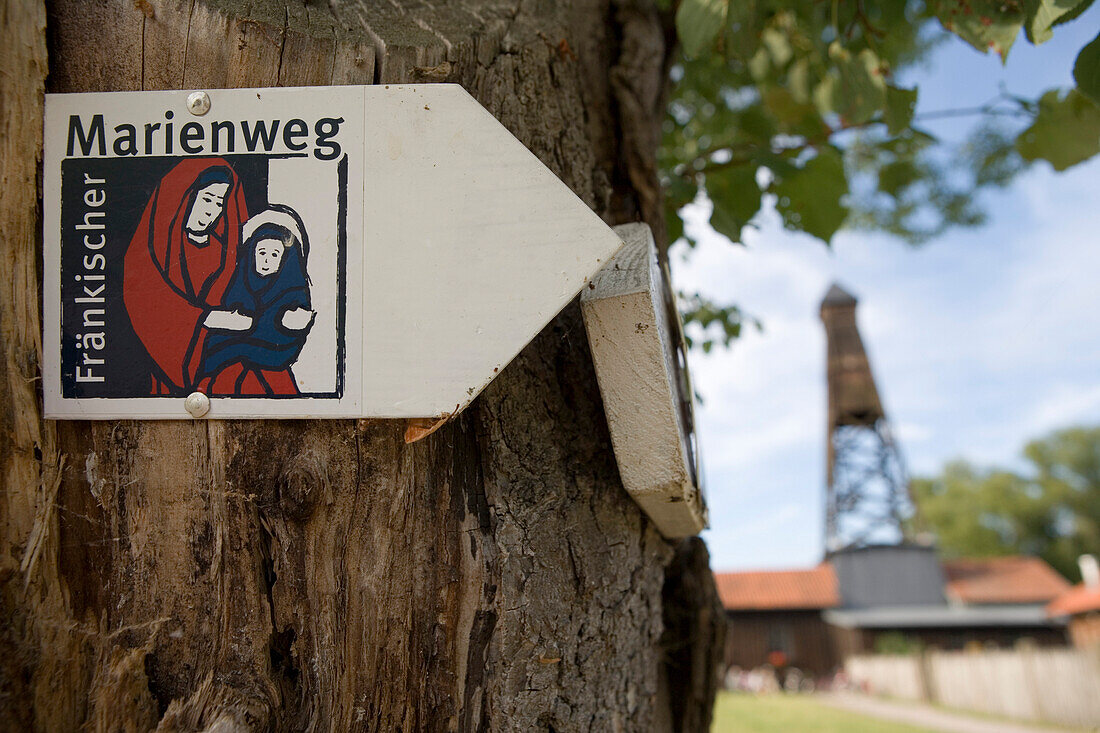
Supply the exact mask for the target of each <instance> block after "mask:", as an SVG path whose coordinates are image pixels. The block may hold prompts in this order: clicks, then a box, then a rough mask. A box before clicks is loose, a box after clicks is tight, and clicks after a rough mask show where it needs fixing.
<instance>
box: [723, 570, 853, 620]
mask: <svg viewBox="0 0 1100 733" xmlns="http://www.w3.org/2000/svg"><path fill="white" fill-rule="evenodd" d="M714 580H715V582H716V583H717V584H718V597H719V598H721V599H722V605H723V606H725V608H726V609H727V610H730V611H764V610H778V609H792V610H793V609H815V608H834V607H836V606H838V605H840V594H839V593H838V592H837V583H836V574H835V573H834V572H833V567H832V565H829V564H828V563H822V564H821V565H818V566H817V567H816V568H812V569H809V570H762V571H756V572H746V573H715V575H714Z"/></svg>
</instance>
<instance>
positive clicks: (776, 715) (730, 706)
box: [710, 692, 933, 733]
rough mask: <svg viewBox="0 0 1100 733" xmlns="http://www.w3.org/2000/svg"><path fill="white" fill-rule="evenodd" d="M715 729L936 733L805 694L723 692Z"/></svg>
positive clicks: (726, 732) (736, 732)
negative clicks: (862, 712) (829, 704)
mask: <svg viewBox="0 0 1100 733" xmlns="http://www.w3.org/2000/svg"><path fill="white" fill-rule="evenodd" d="M710 730H711V733H933V732H932V731H930V730H929V729H927V728H916V727H914V726H911V725H904V724H902V723H893V722H890V721H885V720H878V719H876V718H868V717H866V716H864V715H859V714H858V713H851V712H848V711H846V710H837V709H835V708H831V707H828V706H825V705H822V704H820V703H817V702H815V701H814V700H813V698H810V697H806V696H802V695H780V694H773V695H749V694H745V693H737V692H719V693H718V701H717V702H716V703H715V706H714V724H713V725H712V726H711V729H710Z"/></svg>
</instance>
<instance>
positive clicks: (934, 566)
mask: <svg viewBox="0 0 1100 733" xmlns="http://www.w3.org/2000/svg"><path fill="white" fill-rule="evenodd" d="M715 577H716V580H717V583H718V593H719V596H720V597H721V599H722V603H723V605H724V606H725V609H726V615H727V618H728V620H729V632H728V633H727V639H726V663H727V664H728V665H733V666H737V667H740V668H742V669H750V668H754V667H758V666H761V665H763V664H765V663H767V662H768V660H769V655H773V653H774V652H781V653H782V657H783V658H785V660H786V662H787V663H788V664H789V665H791V666H794V667H798V668H799V669H802V670H804V671H806V672H808V673H810V674H813V675H816V676H821V675H826V674H829V673H830V672H832V671H833V670H835V669H837V668H838V667H840V666H841V664H842V663H843V660H844V658H845V657H847V656H848V655H850V654H859V653H864V652H872V651H876V650H877V649H880V648H882V646H883V645H884V644H893V645H897V644H899V643H901V644H906V645H910V646H912V647H927V648H938V649H962V648H964V647H967V646H971V645H975V644H980V645H982V646H997V647H1012V646H1014V645H1015V644H1016V643H1018V642H1019V641H1021V640H1023V639H1028V640H1031V641H1032V642H1033V643H1035V644H1038V645H1041V646H1049V645H1063V644H1065V643H1066V631H1065V627H1066V622H1065V620H1064V619H1062V618H1059V617H1052V616H1050V615H1049V614H1048V612H1047V604H1049V603H1050V602H1051V601H1052V600H1054V599H1055V598H1057V597H1059V596H1060V595H1062V594H1063V593H1065V592H1066V591H1067V590H1068V589H1069V587H1070V586H1069V583H1068V582H1066V580H1065V579H1064V578H1062V576H1060V575H1059V574H1058V573H1057V572H1055V571H1054V569H1053V568H1051V567H1050V566H1049V565H1047V564H1046V563H1045V562H1043V561H1042V560H1040V559H1039V558H1034V557H1002V558H987V559H971V560H944V561H940V560H938V559H937V558H936V556H935V552H934V550H933V549H932V548H930V547H924V546H920V545H889V546H870V547H860V548H852V549H848V550H844V551H841V552H836V553H833V554H832V555H830V556H829V558H828V559H827V560H826V561H825V562H823V563H822V564H820V565H818V566H817V567H815V568H810V569H805V570H785V571H784V570H780V571H762V572H744V573H718V574H716V576H715ZM773 656H774V655H773Z"/></svg>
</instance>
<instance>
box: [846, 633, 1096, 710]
mask: <svg viewBox="0 0 1100 733" xmlns="http://www.w3.org/2000/svg"><path fill="white" fill-rule="evenodd" d="M845 669H846V670H847V672H848V675H849V676H850V677H851V678H852V681H853V682H854V683H856V684H858V685H860V686H861V687H863V688H865V689H867V690H868V691H869V692H872V693H874V694H880V695H888V696H890V697H896V698H901V699H904V700H920V701H924V702H932V703H937V704H940V705H946V706H948V707H953V708H960V709H963V710H974V711H978V712H983V713H991V714H993V715H1003V716H1006V717H1010V718H1017V719H1020V720H1032V721H1041V722H1045V723H1055V724H1058V725H1071V726H1082V727H1094V726H1100V649H1094V650H1090V651H1084V650H1079V649H1030V648H1023V649H1014V650H1005V651H1001V650H991V651H980V652H941V651H930V652H925V653H923V654H919V655H906V656H902V655H896V656H895V655H860V656H852V657H849V658H848V659H847V660H846V662H845Z"/></svg>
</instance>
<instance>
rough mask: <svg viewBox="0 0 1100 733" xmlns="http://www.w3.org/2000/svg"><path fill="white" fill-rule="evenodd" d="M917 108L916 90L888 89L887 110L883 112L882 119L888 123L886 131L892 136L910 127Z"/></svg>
mask: <svg viewBox="0 0 1100 733" xmlns="http://www.w3.org/2000/svg"><path fill="white" fill-rule="evenodd" d="M916 106H917V90H916V89H900V88H898V87H893V86H889V85H888V86H887V87H886V109H885V110H883V114H882V119H883V122H885V123H886V131H887V132H889V133H890V134H891V135H897V134H898V133H899V132H901V131H902V130H904V129H905V128H907V127H909V123H910V122H912V121H913V110H914V109H915V108H916Z"/></svg>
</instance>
